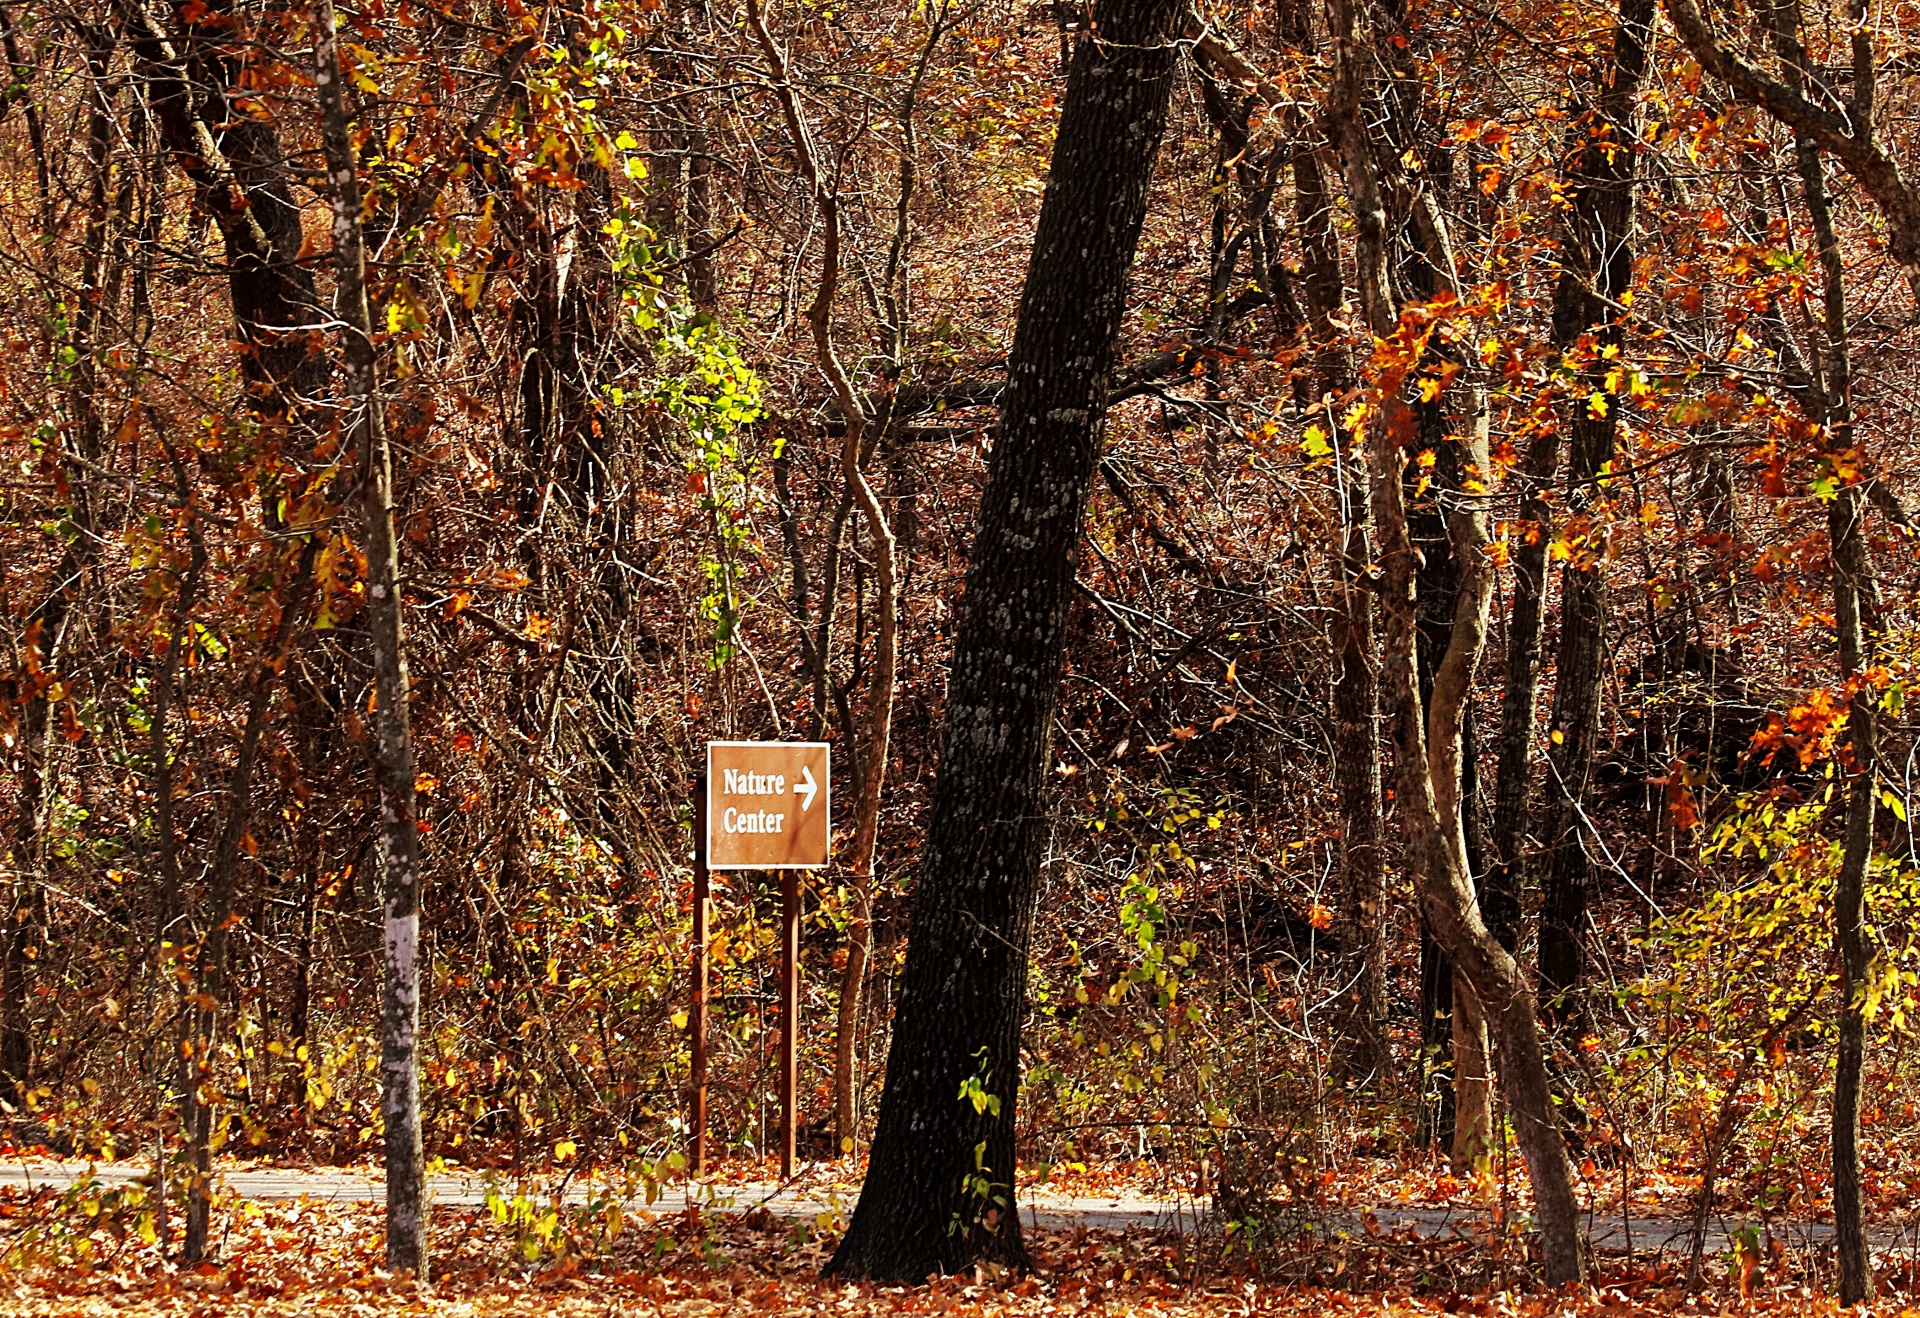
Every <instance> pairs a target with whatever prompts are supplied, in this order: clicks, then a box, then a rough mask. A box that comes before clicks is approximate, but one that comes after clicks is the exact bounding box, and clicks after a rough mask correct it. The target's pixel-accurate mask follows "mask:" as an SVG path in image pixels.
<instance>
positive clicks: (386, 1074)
mask: <svg viewBox="0 0 1920 1318" xmlns="http://www.w3.org/2000/svg"><path fill="white" fill-rule="evenodd" d="M314 24H315V33H314V38H315V40H314V86H315V88H316V90H317V92H318V94H319V100H320V114H321V135H322V139H323V142H324V144H325V148H326V165H327V175H328V179H329V183H330V186H329V188H328V192H329V194H330V198H329V199H330V200H331V201H332V203H333V245H334V253H333V254H334V269H335V273H336V277H337V280H338V286H337V288H336V291H335V299H336V304H335V313H336V315H338V317H339V319H340V321H341V324H342V328H343V335H342V337H343V339H344V340H345V344H344V346H345V358H346V375H345V380H344V391H345V398H344V399H343V404H344V406H343V411H344V416H343V417H342V422H343V425H344V428H345V429H346V431H347V433H348V434H349V436H350V437H351V438H352V440H353V442H354V449H355V451H356V452H357V453H358V455H359V461H360V481H361V484H360V492H359V494H360V505H361V512H362V515H363V516H364V518H365V521H366V537H367V577H368V581H367V616H368V632H369V635H370V638H371V640H372V648H373V654H372V659H373V672H374V693H375V702H376V709H375V711H374V716H375V717H374V735H373V737H372V742H371V750H372V758H373V766H372V767H373V777H374V781H375V783H376V784H377V786H378V789H379V799H380V833H379V840H380V870H381V893H380V896H381V906H382V908H383V913H384V915H385V937H384V938H383V940H382V946H383V948H384V951H385V955H384V957H383V958H382V968H383V971H384V975H383V985H382V993H381V1010H380V1079H381V1115H382V1117H383V1119H384V1124H385V1139H386V1180H387V1266H388V1267H389V1268H391V1269H392V1270H393V1271H395V1272H396V1273H397V1272H409V1273H411V1274H413V1276H415V1277H416V1278H418V1279H420V1280H422V1281H424V1280H425V1279H426V1276H427V1203H426V1165H425V1157H424V1153H423V1150H422V1147H421V1133H420V1069H419V1053H418V1048H419V1032H420V966H419V961H418V956H419V945H420V835H419V829H418V815H417V809H418V802H417V800H416V798H415V794H414V767H413V731H412V725H411V723H410V721H409V717H408V694H409V693H408V682H407V651H406V633H405V619H404V615H403V612H402V601H401V595H400V591H401V583H400V565H399V546H398V544H397V543H396V542H395V537H394V526H393V454H392V451H391V449H390V448H389V446H388V442H387V427H386V417H385V408H384V404H383V403H382V402H381V401H380V396H379V391H378V387H377V383H378V382H377V376H376V371H377V363H376V359H375V347H374V342H373V332H372V322H373V316H372V310H371V307H370V306H369V303H368V297H367V272H366V247H365V242H364V239H363V235H362V232H361V226H360V195H361V192H360V176H359V171H358V168H357V162H356V160H355V158H354V149H353V140H352V135H351V117H350V114H349V111H348V107H347V98H346V88H345V87H344V86H343V85H342V82H341V76H340V51H339V46H338V37H337V35H336V32H335V29H334V15H333V4H332V0H319V2H318V3H317V4H316V5H315V6H314Z"/></svg>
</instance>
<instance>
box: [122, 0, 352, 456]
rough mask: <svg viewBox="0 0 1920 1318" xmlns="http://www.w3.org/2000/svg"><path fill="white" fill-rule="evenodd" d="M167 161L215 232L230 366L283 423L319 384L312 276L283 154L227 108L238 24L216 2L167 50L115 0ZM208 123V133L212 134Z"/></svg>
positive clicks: (269, 127)
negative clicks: (232, 338) (226, 301)
mask: <svg viewBox="0 0 1920 1318" xmlns="http://www.w3.org/2000/svg"><path fill="white" fill-rule="evenodd" d="M115 7H116V8H117V9H119V11H120V13H121V15H122V17H123V20H124V22H125V25H126V30H127V34H128V39H129V42H130V44H131V46H132V48H133V52H134V68H135V70H136V71H137V72H138V74H139V76H140V79H141V81H142V82H143V83H144V85H145V86H146V87H147V89H148V90H147V101H148V104H149V105H150V106H151V107H152V109H153V112H154V115H155V117H156V118H157V119H158V120H159V123H160V129H161V132H162V134H163V135H164V136H165V137H166V140H167V145H168V147H169V148H170V149H171V151H172V153H173V161H174V163H175V164H177V165H178V167H179V168H180V169H181V171H182V172H183V173H185V174H186V175H187V176H188V177H189V178H190V179H192V180H193V184H194V201H195V204H196V205H197V206H199V208H200V209H201V210H203V211H204V212H205V213H206V214H208V215H209V216H211V217H212V219H213V221H214V223H215V224H216V225H218V226H219V229H220V235H221V239H222V241H223V243H224V244H225V247H226V258H227V259H226V266H227V286H228V293H229V298H230V301H231V303H232V309H233V319H234V324H235V328H236V330H237V333H238V338H239V340H240V342H241V343H243V344H244V345H246V350H245V351H244V352H243V353H242V354H241V356H240V370H241V374H242V376H243V378H244V379H245V380H246V382H247V385H248V387H249V389H250V390H251V391H252V392H253V393H254V395H255V399H256V406H257V407H258V408H259V409H260V411H261V413H262V414H263V415H265V416H267V417H269V418H273V417H284V416H286V415H287V414H288V413H289V412H291V411H292V410H294V409H295V408H297V407H298V406H300V404H301V400H302V399H306V398H313V397H316V396H317V395H318V394H319V392H320V390H321V388H322V387H323V386H324V385H325V383H326V377H327V360H326V356H325V354H323V353H321V352H319V351H317V350H315V348H314V346H313V342H312V337H311V335H310V334H309V333H308V328H307V327H308V326H309V325H310V324H311V323H312V320H313V309H314V306H315V301H316V296H315V293H314V282H313V271H312V270H311V269H310V268H309V266H308V265H307V264H305V263H304V262H302V261H301V260H300V246H301V241H302V237H303V234H302V231H301V228H300V208H299V206H298V204H297V203H296V202H295V201H294V198H293V191H292V188H291V186H290V185H289V183H288V179H287V168H286V160H287V156H286V151H285V150H284V148H283V147H282V145H281V143H280V141H279V140H278V138H277V137H276V136H275V132H274V126H273V123H272V122H271V121H270V120H268V119H265V118H262V117H259V116H256V115H253V114H249V113H247V112H246V111H244V110H241V109H238V108H236V107H235V106H234V104H233V100H234V99H235V97H236V96H240V95H246V94H247V93H245V92H242V91H239V90H238V82H239V79H240V78H241V76H242V69H241V67H240V64H239V61H238V60H237V59H235V58H234V57H233V56H231V55H229V54H227V53H225V51H226V50H227V49H228V42H229V38H228V33H229V31H230V29H231V26H232V24H233V23H234V22H235V21H236V20H235V19H234V18H233V17H232V16H231V15H230V14H229V13H227V12H226V11H227V10H228V8H229V6H228V5H227V4H225V3H221V2H219V0H216V3H215V4H213V5H211V6H209V7H208V8H209V9H210V10H211V11H212V12H211V13H209V14H207V15H206V17H205V18H204V19H203V20H202V21H201V22H199V23H196V24H191V25H189V26H188V28H187V29H186V31H187V36H186V38H185V40H186V42H187V43H189V44H188V45H187V46H186V47H176V46H175V44H174V41H173V39H172V38H171V37H170V36H169V35H168V33H167V30H166V28H165V27H164V26H162V25H161V23H160V22H159V21H158V20H157V19H156V18H154V17H153V15H152V14H150V13H148V12H147V10H146V8H145V6H144V5H143V4H142V3H141V0H115ZM216 126H217V129H216Z"/></svg>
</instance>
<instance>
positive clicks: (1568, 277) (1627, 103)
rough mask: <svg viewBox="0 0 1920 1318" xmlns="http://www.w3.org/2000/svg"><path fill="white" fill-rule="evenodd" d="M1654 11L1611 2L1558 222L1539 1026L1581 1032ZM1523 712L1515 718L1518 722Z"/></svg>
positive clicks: (1641, 3)
mask: <svg viewBox="0 0 1920 1318" xmlns="http://www.w3.org/2000/svg"><path fill="white" fill-rule="evenodd" d="M1653 15H1654V0H1621V3H1620V11H1619V22H1618V23H1617V25H1616V26H1615V28H1614V35H1613V61H1612V68H1611V72H1610V75H1609V76H1608V78H1607V80H1606V82H1605V83H1604V84H1603V85H1602V87H1601V89H1600V94H1599V96H1598V97H1597V98H1596V103H1595V107H1594V110H1593V112H1592V114H1590V115H1588V116H1583V117H1582V119H1581V120H1580V123H1581V124H1582V127H1581V128H1579V129H1578V130H1576V131H1577V132H1578V135H1579V136H1578V142H1579V145H1578V147H1577V148H1576V152H1575V155H1574V158H1573V161H1572V164H1571V166H1570V168H1569V171H1568V172H1569V174H1570V175H1571V176H1572V178H1573V179H1574V181H1575V183H1576V191H1575V195H1574V205H1573V209H1572V210H1571V212H1570V213H1569V216H1568V233H1567V241H1566V242H1565V243H1564V247H1565V249H1566V252H1567V256H1568V260H1567V264H1566V267H1565V269H1563V271H1562V272H1561V276H1560V283H1559V285H1558V287H1557V288H1556V289H1555V290H1554V307H1553V321H1554V338H1555V341H1556V343H1557V344H1558V345H1559V346H1560V347H1561V348H1562V350H1566V349H1569V348H1572V347H1574V346H1575V345H1578V344H1580V343H1582V341H1583V340H1587V341H1590V343H1591V351H1592V354H1593V360H1592V363H1591V364H1590V365H1588V366H1586V367H1585V368H1584V369H1583V370H1582V372H1581V376H1580V379H1581V382H1582V383H1581V387H1580V390H1579V394H1580V397H1578V398H1576V400H1575V402H1574V405H1573V418H1572V423H1571V426H1570V431H1571V438H1570V440H1569V442H1568V453H1567V463H1568V473H1567V486H1568V489H1567V493H1568V499H1567V502H1568V509H1569V518H1568V520H1569V523H1570V534H1572V535H1574V537H1575V539H1576V543H1575V544H1574V546H1573V553H1572V556H1571V557H1570V558H1569V559H1568V560H1567V566H1566V567H1565V569H1564V570H1563V571H1562V573H1561V577H1560V583H1561V584H1560V596H1561V603H1560V644H1559V653H1558V657H1557V671H1556V673H1555V676H1554V687H1553V739H1552V744H1551V748H1550V750H1549V751H1548V762H1549V766H1550V772H1549V774H1548V782H1547V791H1548V802H1549V805H1548V808H1547V812H1546V814H1547V821H1546V828H1545V830H1544V832H1543V834H1542V842H1543V845H1544V846H1545V848H1546V852H1547V856H1546V872H1545V875H1544V877H1543V882H1542V888H1543V891H1542V894H1541V908H1540V991H1541V995H1542V997H1543V998H1544V999H1545V1003H1546V1007H1547V1012H1548V1016H1549V1019H1550V1020H1551V1021H1553V1022H1554V1024H1555V1025H1556V1026H1558V1027H1559V1028H1561V1029H1564V1030H1568V1031H1573V1032H1578V1031H1579V1030H1580V1029H1582V1028H1583V1022H1584V1020H1585V1015H1586V1013H1585V1011H1584V1009H1583V1006H1582V1004H1581V1002H1580V985H1581V979H1582V976H1583V973H1584V966H1585V960H1586V957H1585V948H1586V929H1585V926H1586V922H1587V892H1588V888H1589V886H1590V885H1591V883H1592V880H1593V861H1592V859H1591V857H1590V856H1589V854H1588V850H1587V845H1588V836H1589V834H1591V832H1592V819H1591V806H1592V804H1593V791H1592V777H1593V769H1594V759H1595V754H1596V752H1597V750H1598V749H1599V740H1600V692H1601V689H1602V687H1603V686H1604V684H1605V682H1604V679H1605V672H1606V666H1607V654H1608V651H1607V648H1606V630H1607V567H1608V563H1607V554H1606V552H1605V539H1606V530H1605V519H1606V515H1605V510H1604V508H1603V507H1602V504H1603V503H1604V498H1605V496H1604V495H1603V493H1602V492H1601V490H1600V487H1599V480H1600V476H1601V473H1602V472H1603V471H1604V470H1605V469H1606V468H1607V467H1608V465H1609V464H1610V463H1612V461H1613V457H1614V445H1615V438H1616V435H1617V432H1618V429H1619V413H1620V400H1619V398H1618V397H1616V396H1615V394H1614V392H1613V390H1611V389H1608V388H1607V386H1606V379H1607V373H1608V370H1609V366H1610V364H1609V363H1608V362H1607V361H1606V360H1604V359H1603V358H1602V357H1601V356H1600V354H1601V353H1602V352H1604V351H1605V350H1606V349H1607V348H1609V347H1616V346H1617V345H1618V344H1619V342H1620V328H1619V320H1620V313H1619V305H1620V302H1619V299H1620V296H1621V294H1623V293H1625V292H1626V291H1627V290H1628V289H1629V288H1631V287H1632V284H1633V224H1634V204H1633V178H1634V160H1635V152H1634V150H1633V149H1632V147H1631V146H1630V145H1629V144H1630V143H1632V142H1634V141H1636V139H1637V134H1636V133H1635V131H1634V126H1633V125H1634V99H1635V97H1636V96H1637V94H1638V92H1639V88H1640V80H1641V78H1642V77H1643V76H1645V73H1646V69H1647V48H1648V45H1649V43H1650V41H1651V39H1652V32H1651V25H1652V23H1653ZM1519 713H1520V711H1518V710H1516V711H1515V714H1516V717H1517V716H1518V715H1519Z"/></svg>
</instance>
